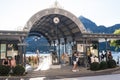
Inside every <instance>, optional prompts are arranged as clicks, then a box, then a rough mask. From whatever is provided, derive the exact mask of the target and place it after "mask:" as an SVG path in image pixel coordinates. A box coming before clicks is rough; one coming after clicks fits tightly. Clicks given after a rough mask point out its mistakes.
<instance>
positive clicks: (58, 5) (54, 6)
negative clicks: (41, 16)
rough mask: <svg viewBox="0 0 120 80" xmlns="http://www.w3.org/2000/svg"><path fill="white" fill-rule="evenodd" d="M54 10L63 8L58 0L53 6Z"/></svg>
mask: <svg viewBox="0 0 120 80" xmlns="http://www.w3.org/2000/svg"><path fill="white" fill-rule="evenodd" d="M52 7H53V8H62V7H61V5H60V4H59V3H58V1H57V0H56V1H55V3H54V5H52Z"/></svg>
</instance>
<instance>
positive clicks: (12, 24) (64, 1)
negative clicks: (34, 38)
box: [0, 0, 120, 30]
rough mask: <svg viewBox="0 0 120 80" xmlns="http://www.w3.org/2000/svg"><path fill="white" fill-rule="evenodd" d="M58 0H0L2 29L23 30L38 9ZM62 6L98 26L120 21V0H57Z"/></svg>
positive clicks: (51, 4)
mask: <svg viewBox="0 0 120 80" xmlns="http://www.w3.org/2000/svg"><path fill="white" fill-rule="evenodd" d="M55 1H56V0H0V30H21V29H22V28H23V27H24V26H25V24H26V23H27V21H28V20H29V19H30V17H32V16H33V15H34V14H35V13H37V12H38V11H41V10H43V9H46V8H50V7H52V6H53V4H54V3H55ZM57 2H58V3H59V4H60V6H61V8H63V9H65V10H67V11H69V12H71V13H73V14H74V15H75V16H76V17H79V16H81V15H82V16H84V17H86V18H88V19H90V20H92V21H93V22H95V23H96V24H97V25H98V26H99V25H104V26H106V27H109V26H112V25H114V24H119V23H120V9H119V8H120V0H57Z"/></svg>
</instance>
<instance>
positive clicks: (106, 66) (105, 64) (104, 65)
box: [100, 61, 108, 69]
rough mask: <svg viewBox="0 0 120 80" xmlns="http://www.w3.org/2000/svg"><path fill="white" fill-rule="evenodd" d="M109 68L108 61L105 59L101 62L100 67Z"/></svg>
mask: <svg viewBox="0 0 120 80" xmlns="http://www.w3.org/2000/svg"><path fill="white" fill-rule="evenodd" d="M107 68H108V65H107V62H105V61H102V62H100V69H107Z"/></svg>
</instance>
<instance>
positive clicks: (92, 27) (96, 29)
mask: <svg viewBox="0 0 120 80" xmlns="http://www.w3.org/2000/svg"><path fill="white" fill-rule="evenodd" d="M79 19H80V21H81V22H82V23H83V25H84V26H85V28H86V29H87V31H88V32H91V33H107V34H112V33H114V31H115V30H116V29H120V24H115V25H113V26H109V27H106V26H104V25H100V26H97V25H96V24H95V23H94V22H93V21H91V20H89V19H87V18H85V17H83V16H80V17H79ZM105 44H106V43H105V42H101V43H100V44H99V50H104V49H106V48H105V47H106V45H105ZM108 46H109V49H110V50H112V51H114V50H115V47H111V46H110V45H108ZM119 51H120V50H119Z"/></svg>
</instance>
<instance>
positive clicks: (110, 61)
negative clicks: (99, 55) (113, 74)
mask: <svg viewBox="0 0 120 80" xmlns="http://www.w3.org/2000/svg"><path fill="white" fill-rule="evenodd" d="M107 64H108V68H115V67H116V66H117V64H116V61H115V60H109V61H107Z"/></svg>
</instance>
